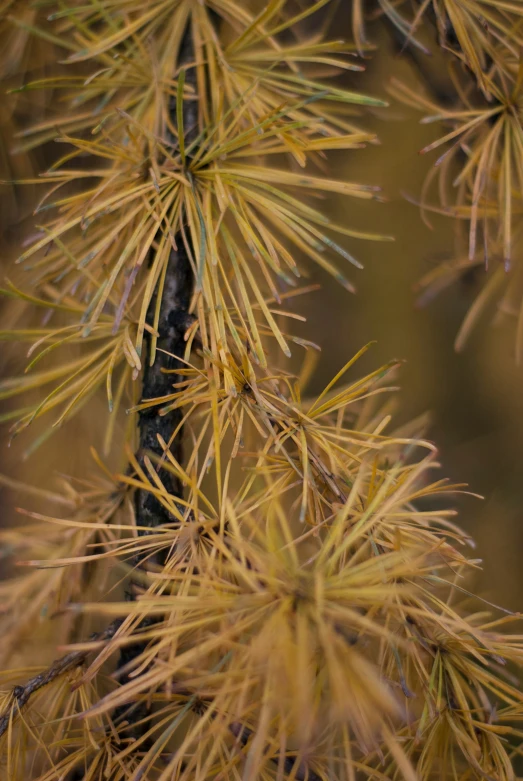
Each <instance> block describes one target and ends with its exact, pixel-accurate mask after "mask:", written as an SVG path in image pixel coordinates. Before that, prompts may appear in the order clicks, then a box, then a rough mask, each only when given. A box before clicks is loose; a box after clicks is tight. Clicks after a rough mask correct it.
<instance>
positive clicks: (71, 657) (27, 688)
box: [0, 619, 121, 737]
mask: <svg viewBox="0 0 523 781" xmlns="http://www.w3.org/2000/svg"><path fill="white" fill-rule="evenodd" d="M120 624H121V620H120V619H118V620H116V621H113V622H112V624H110V625H109V626H108V627H107V629H104V630H103V632H98V633H96V634H94V635H92V636H91V638H90V639H91V641H96V640H110V639H111V637H113V636H114V634H115V632H116V630H117V629H118V627H119V626H120ZM89 653H91V650H87V651H71V653H68V654H66V655H65V656H62V658H61V659H57V660H56V661H54V662H53V663H52V665H51V666H50V667H49V668H48V669H47V670H44V671H43V672H41V673H38V675H35V676H34V678H30V679H29V680H28V681H27V682H26V683H25V684H23V685H19V686H15V687H14V688H13V691H12V696H13V701H12V704H11V705H10V706H9V708H7V709H6V710H5V711H4V712H3V713H2V714H1V715H0V737H2V735H3V734H4V733H5V732H6V731H7V729H8V727H9V723H10V721H11V720H12V718H13V710H14V708H15V707H16V711H15V714H14V715H16V712H19V711H20V710H21V709H22V708H23V707H24V705H27V703H28V702H29V699H30V698H31V696H32V695H33V694H34V693H35V692H37V691H39V690H40V689H42V688H43V687H44V686H47V684H49V683H52V682H53V681H55V680H56V679H57V678H60V676H62V675H64V674H65V673H67V672H69V670H73V669H74V668H75V667H80V665H81V664H83V663H84V662H85V660H86V659H87V657H88V655H89Z"/></svg>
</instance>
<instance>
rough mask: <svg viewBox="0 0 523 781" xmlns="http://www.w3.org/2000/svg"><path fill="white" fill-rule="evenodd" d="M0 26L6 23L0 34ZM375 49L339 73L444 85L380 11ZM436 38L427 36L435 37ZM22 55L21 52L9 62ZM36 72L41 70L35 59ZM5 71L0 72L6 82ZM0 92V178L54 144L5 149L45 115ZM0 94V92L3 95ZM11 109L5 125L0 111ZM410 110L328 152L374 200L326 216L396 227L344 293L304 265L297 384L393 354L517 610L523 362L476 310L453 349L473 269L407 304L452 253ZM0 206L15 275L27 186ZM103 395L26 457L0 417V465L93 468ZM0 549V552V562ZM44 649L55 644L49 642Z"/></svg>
mask: <svg viewBox="0 0 523 781" xmlns="http://www.w3.org/2000/svg"><path fill="white" fill-rule="evenodd" d="M334 29H335V31H336V34H337V35H339V36H340V37H349V38H350V35H351V30H350V14H349V12H348V10H347V7H346V6H345V4H344V3H341V4H340V7H339V13H338V16H337V18H336V20H335V22H334ZM0 32H1V34H2V36H3V37H4V36H5V35H6V32H5V30H1V31H0ZM370 37H371V38H372V40H373V41H374V42H375V43H377V44H378V49H377V51H376V52H375V53H374V54H373V55H372V57H370V58H369V59H368V60H367V61H366V65H367V69H366V72H365V73H363V74H355V75H354V74H349V75H347V76H344V77H343V78H344V79H345V81H346V82H347V83H348V84H350V85H351V86H352V87H354V88H355V89H358V90H360V91H362V92H367V93H370V94H374V95H378V96H385V97H386V94H387V86H388V84H389V82H390V79H391V77H393V76H395V77H397V78H401V79H402V80H404V81H406V82H407V83H409V84H411V85H415V84H417V83H419V81H420V80H422V79H424V80H425V82H429V83H432V84H433V85H435V86H436V87H437V89H438V90H442V89H443V90H444V89H445V78H446V76H445V68H444V65H443V63H442V62H441V60H440V59H439V58H438V56H435V57H434V58H431V59H430V61H428V60H427V61H426V62H423V63H422V64H420V61H419V58H418V59H417V58H416V57H414V56H413V55H412V53H411V52H409V51H408V50H406V51H401V45H399V44H398V41H397V40H396V39H395V38H394V35H393V33H392V32H391V31H390V30H389V29H388V28H387V27H386V26H384V25H382V23H381V22H380V21H377V22H376V23H374V24H373V25H372V26H371V28H370ZM434 48H435V47H434ZM18 66H20V63H18ZM44 70H45V69H44ZM17 78H18V77H17V75H16V68H13V74H8V78H7V79H6V80H5V84H6V85H7V86H9V85H12V84H15V85H16V83H17ZM13 100H14V98H9V99H8V100H6V106H7V107H8V110H6V111H4V112H3V115H2V118H1V119H0V123H1V126H0V134H1V138H0V143H1V144H2V148H1V155H0V161H1V162H0V165H1V167H2V170H1V171H0V178H1V179H3V180H5V179H9V178H12V177H13V176H15V177H16V176H22V175H23V176H27V175H30V173H31V169H33V170H39V169H41V168H42V166H43V165H44V162H45V161H46V160H48V159H49V158H50V157H52V156H53V155H54V154H55V152H54V149H53V147H52V145H49V146H48V147H46V148H44V149H43V150H40V151H39V152H38V153H31V155H30V156H29V157H27V155H23V154H22V155H13V154H11V153H10V150H11V149H12V148H13V146H14V145H15V141H14V138H13V124H16V123H19V122H20V121H24V122H25V121H29V120H31V119H33V118H34V115H35V114H38V113H39V112H44V113H45V108H44V106H45V101H43V102H42V101H39V100H38V99H35V98H34V93H31V94H30V96H21V97H20V96H18V97H17V98H16V101H18V102H17V104H16V106H15V105H14V103H13ZM9 101H11V102H9ZM15 109H16V112H17V118H16V123H13V122H12V121H11V120H12V116H13V115H12V113H11V112H12V111H13V110H15ZM419 120H420V116H419V115H418V114H416V113H415V112H414V111H412V110H410V109H408V108H406V107H404V106H401V105H397V104H395V103H392V104H391V107H390V108H388V109H383V110H375V111H373V112H368V113H365V114H363V115H362V116H361V117H360V118H359V119H358V120H357V121H358V122H359V123H360V124H361V126H362V127H364V128H365V129H371V130H373V131H374V132H376V133H377V134H378V136H379V139H380V142H381V143H380V145H377V146H369V147H367V149H365V150H357V151H354V152H343V153H338V154H333V155H332V157H331V169H332V172H333V175H335V176H340V177H341V176H343V177H346V178H347V179H349V180H353V181H361V182H366V183H371V184H379V185H380V186H381V187H382V189H383V194H384V196H385V198H386V200H385V202H384V203H369V202H359V201H357V200H350V199H344V200H342V199H339V200H337V199H334V200H331V201H330V202H329V206H328V208H329V210H330V213H331V215H332V217H333V218H335V219H336V220H337V221H340V222H347V223H348V224H350V225H353V226H357V227H358V228H362V229H367V230H371V231H375V232H379V233H384V234H392V235H394V236H395V239H396V240H395V242H394V243H371V242H359V243H358V244H357V246H356V243H355V242H354V243H352V244H351V251H353V252H354V253H355V254H356V255H357V257H358V258H359V259H360V260H361V261H362V262H363V263H364V266H365V268H364V270H362V271H358V270H357V269H348V270H347V271H348V276H349V278H350V279H351V280H352V281H353V282H355V284H356V286H357V294H356V295H354V296H350V295H348V294H347V292H346V291H345V290H344V289H342V288H341V287H338V286H337V285H336V284H335V282H334V281H332V280H331V279H330V278H328V277H327V276H326V275H324V274H322V273H320V272H318V271H311V274H310V276H311V280H312V281H314V282H318V283H320V285H321V290H319V291H318V292H316V293H314V294H313V295H312V296H310V297H307V300H305V299H303V300H300V301H299V303H298V306H299V307H300V308H301V311H302V312H303V313H304V314H305V315H306V316H307V324H306V326H305V327H304V330H303V333H304V335H305V336H307V337H308V338H310V339H312V340H313V341H315V342H318V343H319V344H321V346H322V353H321V357H320V360H319V363H318V367H317V370H316V372H315V374H314V376H313V378H312V380H311V383H310V386H309V390H310V391H311V393H312V392H316V391H318V390H320V389H321V388H322V387H323V385H324V384H325V383H326V382H327V381H328V379H330V377H331V376H332V375H333V373H335V372H336V371H337V370H338V369H339V368H340V367H341V366H342V365H343V364H344V363H345V362H346V361H347V360H348V358H349V357H350V356H351V355H352V354H353V353H354V352H356V351H357V350H358V349H359V348H360V347H361V346H362V345H364V344H365V343H367V342H369V341H371V340H376V344H375V345H374V346H373V347H372V349H371V350H369V352H368V353H367V354H366V355H365V356H364V357H363V358H362V360H361V361H360V363H359V364H358V366H357V367H356V368H355V369H354V370H353V373H352V375H351V376H352V377H355V376H356V375H359V374H363V373H365V372H366V371H367V370H372V369H373V368H375V367H376V366H378V365H380V364H381V363H385V362H386V361H388V360H390V359H391V358H398V359H401V360H403V361H404V364H403V366H402V368H401V371H400V373H399V376H398V380H399V384H400V385H401V391H400V392H399V393H398V394H397V415H396V420H397V423H398V424H399V423H402V422H406V421H408V420H410V419H412V418H415V417H417V416H419V415H421V414H422V413H425V412H430V414H431V425H430V428H429V431H428V436H429V438H430V439H432V440H433V441H434V442H436V443H437V445H438V447H439V451H440V461H441V464H442V469H441V472H442V475H445V476H448V477H449V478H450V479H451V480H452V481H457V482H466V483H468V484H469V486H470V488H471V490H472V491H474V492H478V493H481V494H483V495H484V497H485V498H484V500H483V501H480V500H479V499H475V498H472V497H456V499H455V501H454V505H455V506H456V507H457V508H458V509H459V513H460V515H459V518H460V523H461V524H462V525H463V526H464V527H465V528H466V529H467V530H468V531H470V532H471V533H472V535H473V536H474V537H475V539H476V541H477V544H478V546H477V555H478V557H479V558H481V559H483V561H484V566H483V571H482V572H481V574H479V575H478V580H477V583H476V584H474V586H475V589H476V590H477V591H478V592H479V593H480V594H481V595H482V596H484V597H485V598H486V599H488V600H491V601H493V602H495V603H500V604H503V605H505V606H506V607H508V608H510V609H513V610H518V609H520V608H521V607H522V606H523V572H522V567H521V563H520V558H521V553H522V551H523V523H522V522H523V367H518V366H516V362H515V354H514V333H513V330H514V324H513V323H512V322H511V321H510V320H507V321H501V322H497V323H496V324H495V325H494V323H493V320H492V318H491V317H489V316H486V317H485V318H484V319H483V320H482V321H481V323H480V324H479V326H478V328H477V329H476V330H475V331H474V333H473V335H472V338H471V339H470V341H469V343H468V345H467V347H466V349H465V350H464V352H462V353H461V354H459V355H458V354H456V352H455V351H454V340H455V337H456V334H457V331H458V328H459V325H460V323H461V321H462V319H463V317H464V315H465V313H466V311H467V309H468V308H469V306H470V304H471V302H472V301H473V299H474V296H475V295H476V294H477V292H478V286H479V285H480V284H481V277H480V275H479V277H478V278H475V279H472V280H471V279H468V280H464V281H463V282H461V283H459V284H458V285H456V286H455V287H454V288H451V289H450V290H448V291H446V292H444V293H443V294H442V295H441V296H440V297H438V298H436V299H435V300H434V301H433V302H431V303H430V304H429V305H427V306H426V307H423V308H420V307H418V306H417V305H416V296H415V293H414V286H415V284H416V282H417V281H418V280H419V279H420V277H421V276H422V275H423V274H424V273H426V272H427V271H428V270H429V269H430V268H431V267H433V265H434V264H435V263H437V262H439V261H441V259H443V258H445V257H450V256H452V252H453V245H454V235H453V231H454V226H453V224H452V222H451V221H450V220H447V219H445V218H439V217H434V219H433V220H432V222H433V229H432V230H430V229H429V228H428V227H427V226H426V225H424V224H423V222H422V220H421V218H420V214H419V210H418V209H417V208H416V207H415V206H413V205H412V204H411V203H410V202H409V201H408V200H407V199H406V198H405V197H404V195H405V194H410V195H413V196H416V195H418V194H419V192H420V189H421V186H422V183H423V180H424V178H425V176H426V175H427V172H428V171H429V168H430V166H431V165H433V164H434V161H435V157H432V158H431V157H430V156H423V157H420V156H419V154H418V152H419V150H420V149H421V148H422V147H423V146H424V145H426V144H427V143H429V142H430V141H431V140H432V139H434V138H436V137H437V135H438V131H439V128H437V127H435V126H432V125H422V124H420V121H419ZM0 197H1V200H2V205H3V208H2V210H1V215H0V229H1V241H2V251H1V255H0V273H1V275H2V276H5V275H6V274H7V275H8V276H9V277H10V278H12V279H14V280H16V279H17V278H18V275H19V274H20V272H19V270H17V269H16V268H15V267H14V265H13V261H14V258H15V257H16V254H17V252H18V249H17V248H18V245H19V242H20V241H21V240H23V238H24V236H26V235H27V231H28V230H29V228H28V226H29V224H30V217H29V215H30V211H31V203H33V202H34V198H35V197H36V194H35V188H34V187H28V188H26V189H23V190H22V189H20V188H12V187H8V186H3V187H2V189H1V191H0ZM0 306H2V311H0V317H1V318H2V320H3V325H2V327H9V325H10V324H12V323H13V322H14V320H15V319H16V317H17V315H18V314H19V313H18V312H17V311H16V307H15V308H14V309H13V307H12V305H11V303H10V302H6V303H5V302H4V303H3V304H2V303H1V302H0ZM0 350H1V351H2V359H1V364H0V371H1V372H2V374H4V375H7V374H11V373H13V372H14V371H18V370H19V369H20V367H21V365H22V364H21V358H22V357H23V356H21V355H20V349H19V348H15V349H12V348H11V347H10V346H9V345H8V346H5V345H3V346H1V347H0ZM104 405H105V402H104V400H103V398H100V399H99V400H98V401H95V402H93V403H92V404H90V405H89V407H87V408H86V409H85V411H84V412H82V414H81V415H80V416H79V417H77V418H75V419H74V420H73V421H72V423H70V424H68V427H67V430H65V431H58V432H57V433H56V434H55V436H54V437H53V438H52V439H51V440H50V441H49V442H48V443H47V444H45V445H44V446H43V447H42V448H41V449H40V450H39V451H37V453H36V454H35V455H33V456H32V457H30V458H29V459H28V460H25V461H24V460H23V457H22V455H23V450H24V446H25V444H26V443H24V445H22V444H20V443H18V442H14V443H13V445H12V446H11V447H10V448H7V446H6V445H5V442H6V431H5V427H4V430H3V434H2V444H1V446H0V472H2V473H3V474H5V475H10V476H11V477H13V478H15V479H17V480H21V481H27V482H30V483H32V484H35V485H39V486H41V487H45V488H47V487H50V486H52V485H54V484H55V483H56V481H57V479H59V475H60V473H67V474H69V475H77V476H80V475H86V474H87V475H89V472H90V471H93V472H94V471H95V470H94V465H93V464H92V462H91V461H90V460H89V456H88V454H87V453H86V452H84V450H83V449H82V448H81V447H78V443H80V442H81V441H82V434H83V432H86V431H87V430H88V431H89V436H90V438H91V439H93V438H94V442H95V444H96V441H97V440H98V442H101V439H102V436H103V428H104V422H103V421H104V418H105V412H104V409H103V407H104ZM18 504H24V506H26V507H35V508H36V506H38V509H39V510H40V511H42V507H43V505H45V502H43V500H42V502H39V501H38V500H37V499H35V498H34V497H31V496H27V497H24V496H23V491H22V495H20V493H18V494H17V493H16V492H14V491H13V490H12V489H10V488H9V487H8V486H6V485H4V486H3V487H2V486H0V509H1V515H0V522H1V523H2V524H8V523H12V522H16V514H15V511H14V510H15V507H16V506H17V505H18ZM43 509H44V511H45V507H43ZM1 567H2V559H0V568H1ZM50 653H51V657H52V655H53V652H52V650H51V652H50Z"/></svg>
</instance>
